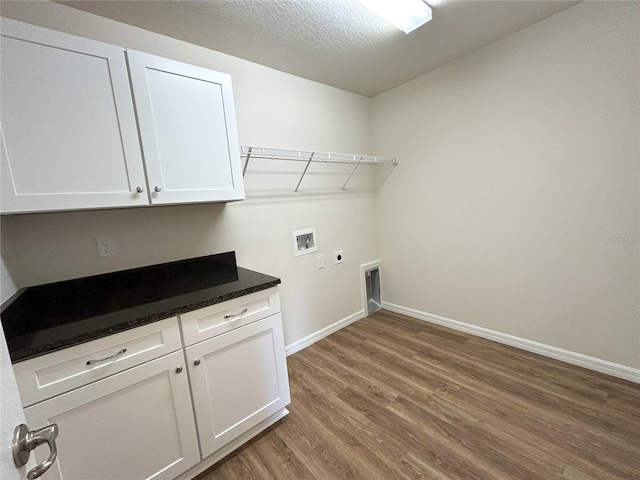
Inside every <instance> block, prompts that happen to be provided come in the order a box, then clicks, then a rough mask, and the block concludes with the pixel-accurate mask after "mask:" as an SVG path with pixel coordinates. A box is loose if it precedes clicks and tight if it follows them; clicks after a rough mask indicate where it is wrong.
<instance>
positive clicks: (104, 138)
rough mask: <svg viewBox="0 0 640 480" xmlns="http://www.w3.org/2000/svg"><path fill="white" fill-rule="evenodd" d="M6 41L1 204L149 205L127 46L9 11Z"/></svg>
mask: <svg viewBox="0 0 640 480" xmlns="http://www.w3.org/2000/svg"><path fill="white" fill-rule="evenodd" d="M0 45H1V57H0V59H1V69H0V72H1V73H0V75H1V78H0V83H1V85H2V105H1V109H0V125H1V128H2V148H1V154H2V212H3V213H10V212H25V211H42V210H59V209H69V208H98V207H103V206H129V205H145V204H147V203H148V197H147V194H146V184H145V179H144V170H143V167H142V159H141V155H140V147H139V143H138V138H137V131H136V123H135V115H134V111H133V103H132V98H131V92H130V88H129V83H128V76H127V68H126V61H125V56H124V50H123V49H122V48H120V47H115V46H112V45H107V44H103V43H100V42H95V41H93V40H88V39H84V38H80V37H75V36H72V35H67V34H63V33H60V32H55V31H51V30H46V29H42V28H39V27H34V26H31V25H26V24H22V23H19V22H14V21H11V20H7V19H2V40H1V42H0ZM137 187H141V188H144V192H145V193H143V194H140V193H138V192H137V191H136V189H137Z"/></svg>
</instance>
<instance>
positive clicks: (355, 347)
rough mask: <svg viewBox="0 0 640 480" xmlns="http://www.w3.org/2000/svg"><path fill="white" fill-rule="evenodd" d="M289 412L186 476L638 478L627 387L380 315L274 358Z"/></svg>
mask: <svg viewBox="0 0 640 480" xmlns="http://www.w3.org/2000/svg"><path fill="white" fill-rule="evenodd" d="M288 366H289V378H290V382H291V396H292V400H291V406H290V407H288V408H289V410H290V412H291V413H290V414H289V415H288V416H287V417H285V418H284V419H283V420H281V421H280V422H278V423H277V424H275V425H274V426H272V427H271V428H270V429H268V430H267V431H266V432H264V433H262V434H261V435H259V436H258V437H256V438H255V439H254V440H252V441H251V442H249V443H248V444H246V445H245V446H243V447H242V448H241V449H239V450H237V451H236V452H234V453H232V454H231V455H229V456H227V457H226V458H225V459H223V460H222V461H220V462H219V463H218V464H216V465H214V466H213V467H212V468H210V469H209V470H207V471H205V472H203V473H202V474H200V475H199V476H198V477H196V478H197V480H235V479H258V480H263V479H264V480H269V479H274V480H305V479H309V480H312V479H313V480H326V479H331V480H333V479H342V478H349V479H367V480H375V479H394V480H395V479H398V480H400V479H434V480H438V479H447V480H451V479H541V480H549V479H557V478H561V479H576V480H583V479H598V480H601V479H619V478H624V479H640V385H638V384H634V383H631V382H627V381H624V380H619V379H616V378H613V377H609V376H606V375H602V374H599V373H595V372H591V371H589V370H585V369H582V368H579V367H574V366H572V365H568V364H565V363H562V362H558V361H555V360H552V359H548V358H545V357H541V356H538V355H535V354H532V353H528V352H524V351H522V350H518V349H515V348H512V347H508V346H505V345H501V344H498V343H495V342H491V341H489V340H484V339H481V338H477V337H473V336H471V335H467V334H464V333H460V332H456V331H453V330H449V329H446V328H443V327H438V326H435V325H431V324H429V323H426V322H422V321H419V320H414V319H411V318H408V317H404V316H402V315H398V314H394V313H390V312H386V311H382V312H378V313H376V314H374V315H372V316H370V317H368V318H365V319H363V320H360V321H359V322H356V323H355V324H353V325H351V326H349V327H347V328H344V329H342V330H340V331H338V332H336V333H334V334H333V335H331V336H329V337H327V338H325V339H323V340H321V341H319V342H317V343H315V344H314V345H312V346H310V347H308V348H306V349H305V350H303V351H301V352H298V353H296V354H294V355H292V356H290V357H288Z"/></svg>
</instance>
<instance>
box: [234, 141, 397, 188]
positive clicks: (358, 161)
mask: <svg viewBox="0 0 640 480" xmlns="http://www.w3.org/2000/svg"><path fill="white" fill-rule="evenodd" d="M241 156H242V158H243V159H244V165H243V170H242V172H243V176H244V177H245V189H246V191H247V192H248V193H252V192H254V193H257V194H263V195H270V194H278V193H288V194H291V193H295V194H299V193H301V192H302V193H311V194H320V193H375V192H377V191H378V190H379V189H380V187H381V186H382V184H383V183H384V181H385V180H386V178H387V177H388V176H389V174H390V173H391V171H392V170H393V169H394V168H395V167H396V165H397V160H396V159H395V158H394V157H381V156H375V155H358V154H350V153H330V152H315V151H311V150H290V149H283V148H267V147H254V146H248V145H242V147H241ZM266 160H270V162H265V161H266ZM262 175H269V176H270V177H271V178H269V179H265V178H263V179H258V178H256V177H258V176H262ZM303 180H304V186H303V185H302V184H303ZM294 182H297V183H294ZM294 185H295V188H293V187H294Z"/></svg>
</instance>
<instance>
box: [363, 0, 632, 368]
mask: <svg viewBox="0 0 640 480" xmlns="http://www.w3.org/2000/svg"><path fill="white" fill-rule="evenodd" d="M639 23H640V22H639V13H638V3H637V2H584V3H581V4H578V5H577V6H575V7H572V8H570V9H568V10H566V11H563V12H561V13H559V14H557V15H555V16H552V17H550V18H548V19H546V20H543V21H542V22H540V23H537V24H535V25H532V26H531V27H529V28H526V29H524V30H521V31H520V32H517V33H516V34H514V35H511V36H509V37H506V38H504V39H502V40H500V41H498V42H496V43H494V44H491V45H489V46H487V47H485V48H483V49H481V50H479V51H477V52H475V53H472V54H470V55H467V56H465V57H463V58H461V59H459V60H458V61H455V62H453V63H451V64H448V65H446V66H443V67H441V68H439V69H437V70H435V71H433V72H431V73H429V74H426V75H424V76H422V77H420V78H418V79H416V80H413V81H411V82H408V83H406V84H404V85H401V86H399V87H397V88H395V89H393V90H391V91H388V92H386V93H384V94H382V95H380V96H378V97H376V98H375V99H374V107H373V117H374V139H375V140H374V150H375V151H376V153H377V154H381V155H383V154H391V153H392V154H395V155H398V156H399V162H400V166H399V167H398V168H397V169H396V170H395V172H394V174H393V175H392V176H391V177H390V179H389V180H388V182H387V184H386V185H385V188H384V189H383V191H382V192H381V194H380V195H379V196H378V199H377V203H378V219H379V242H380V249H381V258H382V261H383V265H384V276H383V280H384V285H383V289H384V290H383V291H384V300H385V301H387V302H390V303H394V304H397V305H401V306H404V307H409V308H413V309H416V310H418V311H421V312H426V313H430V314H435V315H439V316H443V317H447V318H450V319H454V320H458V321H462V322H466V323H470V324H472V325H476V326H480V327H484V328H488V329H491V330H496V331H499V332H503V333H508V334H511V335H515V336H518V337H521V338H525V339H529V340H533V341H537V342H541V343H544V344H547V345H551V346H555V347H559V348H563V349H566V350H570V351H573V352H578V353H582V354H585V355H589V356H593V357H597V358H600V359H604V360H608V361H611V362H615V363H619V364H622V365H625V366H629V367H632V368H638V367H640V311H639V298H638V297H639V292H640V283H639V245H638V234H639V223H638V219H639V188H638V182H639V169H638V166H639V160H640V140H639V138H640V137H639V132H640V118H639V116H640V102H639V96H640V95H639V83H640V81H639V79H640V68H639V52H640V45H639V38H640V28H639Z"/></svg>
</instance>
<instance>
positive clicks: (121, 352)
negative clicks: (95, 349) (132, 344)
mask: <svg viewBox="0 0 640 480" xmlns="http://www.w3.org/2000/svg"><path fill="white" fill-rule="evenodd" d="M126 351H127V349H126V348H123V349H122V350H118V351H117V352H116V353H114V354H113V355H110V356H108V357H105V358H100V359H98V360H87V365H95V364H96V363H100V362H106V361H107V360H112V359H114V358H116V357H117V356H118V355H122V354H123V353H125V352H126Z"/></svg>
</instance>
